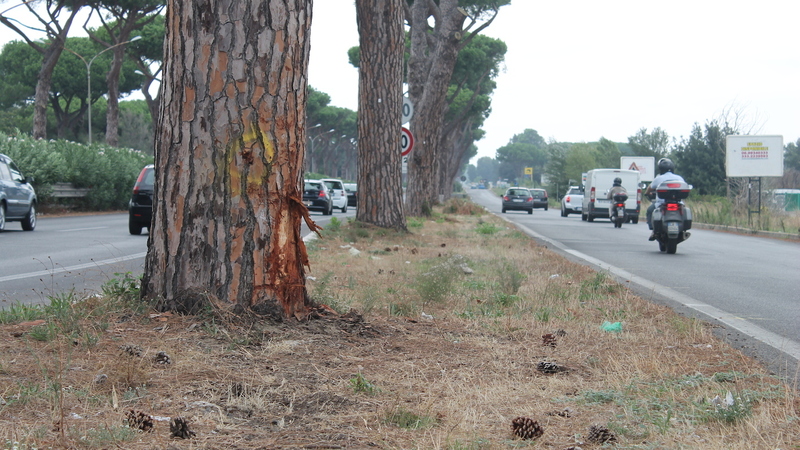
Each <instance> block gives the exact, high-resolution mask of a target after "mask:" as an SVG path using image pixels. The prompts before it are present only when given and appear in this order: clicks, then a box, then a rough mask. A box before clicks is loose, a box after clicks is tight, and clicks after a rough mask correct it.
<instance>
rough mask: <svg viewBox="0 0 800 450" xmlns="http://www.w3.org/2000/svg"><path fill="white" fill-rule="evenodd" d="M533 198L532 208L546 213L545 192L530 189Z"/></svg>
mask: <svg viewBox="0 0 800 450" xmlns="http://www.w3.org/2000/svg"><path fill="white" fill-rule="evenodd" d="M531 195H532V196H533V207H534V208H544V210H545V211H547V191H545V190H544V189H531Z"/></svg>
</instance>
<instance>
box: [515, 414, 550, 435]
mask: <svg viewBox="0 0 800 450" xmlns="http://www.w3.org/2000/svg"><path fill="white" fill-rule="evenodd" d="M511 431H513V432H514V436H517V437H519V438H521V439H536V438H538V437H540V436H541V435H542V434H544V430H543V429H542V426H541V425H539V422H537V421H535V420H533V419H531V418H529V417H517V418H516V419H514V420H512V421H511Z"/></svg>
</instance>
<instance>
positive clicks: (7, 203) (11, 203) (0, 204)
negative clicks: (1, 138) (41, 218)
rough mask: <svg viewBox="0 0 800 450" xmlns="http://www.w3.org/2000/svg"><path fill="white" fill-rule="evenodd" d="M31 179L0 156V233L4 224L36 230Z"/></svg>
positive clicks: (34, 194) (3, 156)
mask: <svg viewBox="0 0 800 450" xmlns="http://www.w3.org/2000/svg"><path fill="white" fill-rule="evenodd" d="M32 182H33V178H32V177H26V176H25V175H23V174H22V172H20V170H19V169H18V168H17V165H16V164H14V161H12V160H11V158H9V157H8V156H6V155H3V154H0V231H3V230H5V228H6V222H22V229H23V230H25V231H33V229H34V228H36V205H37V202H38V200H37V198H36V191H35V190H34V189H33V186H31V183H32Z"/></svg>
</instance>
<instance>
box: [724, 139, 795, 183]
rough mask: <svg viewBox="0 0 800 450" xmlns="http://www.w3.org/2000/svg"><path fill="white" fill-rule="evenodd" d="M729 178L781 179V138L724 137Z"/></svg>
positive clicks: (726, 169) (726, 170) (726, 172)
mask: <svg viewBox="0 0 800 450" xmlns="http://www.w3.org/2000/svg"><path fill="white" fill-rule="evenodd" d="M725 174H726V175H727V176H729V177H782V176H783V136H735V135H731V136H726V137H725Z"/></svg>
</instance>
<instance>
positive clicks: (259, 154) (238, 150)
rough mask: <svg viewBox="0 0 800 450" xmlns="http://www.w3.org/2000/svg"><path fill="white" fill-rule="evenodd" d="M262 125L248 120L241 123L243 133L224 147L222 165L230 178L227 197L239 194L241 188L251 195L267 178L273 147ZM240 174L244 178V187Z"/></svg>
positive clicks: (273, 153)
mask: <svg viewBox="0 0 800 450" xmlns="http://www.w3.org/2000/svg"><path fill="white" fill-rule="evenodd" d="M264 128H266V127H261V126H258V125H256V124H255V123H253V122H251V123H249V124H247V125H245V126H244V129H245V131H244V133H242V135H241V136H238V137H237V138H235V139H233V140H232V141H231V143H230V145H229V146H228V152H227V155H226V159H227V160H226V165H227V167H228V173H229V176H230V180H231V184H230V189H231V196H232V197H234V198H235V197H239V196H241V194H242V188H243V187H244V189H245V191H246V192H247V193H248V194H251V195H252V194H253V193H256V192H259V191H261V190H262V189H263V184H264V183H266V181H267V178H268V174H269V172H270V170H271V169H272V162H273V160H274V159H275V146H274V145H273V144H272V141H270V140H269V135H268V134H267V133H266V132H265V131H264ZM243 173H246V177H247V179H246V181H245V185H244V186H242V174H243Z"/></svg>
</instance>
